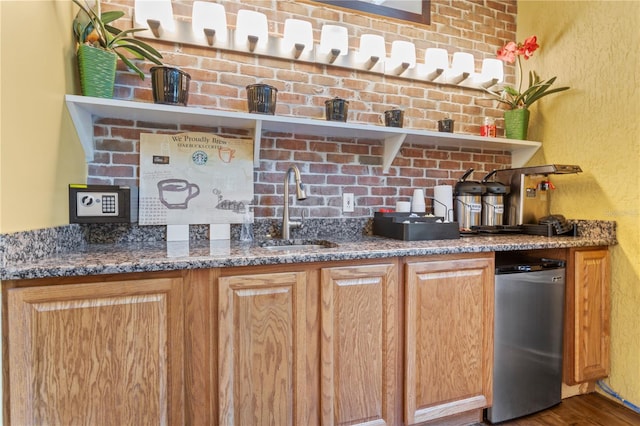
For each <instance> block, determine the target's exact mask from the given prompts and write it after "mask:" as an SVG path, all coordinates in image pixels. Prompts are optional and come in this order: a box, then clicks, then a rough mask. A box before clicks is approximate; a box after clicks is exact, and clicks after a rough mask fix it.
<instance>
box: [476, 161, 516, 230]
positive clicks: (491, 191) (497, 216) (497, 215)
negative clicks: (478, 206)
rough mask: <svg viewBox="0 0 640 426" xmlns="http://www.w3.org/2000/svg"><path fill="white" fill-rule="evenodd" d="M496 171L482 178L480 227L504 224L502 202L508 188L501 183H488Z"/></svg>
mask: <svg viewBox="0 0 640 426" xmlns="http://www.w3.org/2000/svg"><path fill="white" fill-rule="evenodd" d="M497 171H498V170H494V171H492V172H491V173H489V174H487V175H486V176H485V177H484V178H482V181H481V183H482V225H483V226H496V225H503V224H504V201H505V196H506V194H508V193H509V190H508V187H507V186H506V185H504V184H503V183H501V182H496V181H491V182H490V181H489V179H491V177H492V176H493V175H495V174H496V172H497Z"/></svg>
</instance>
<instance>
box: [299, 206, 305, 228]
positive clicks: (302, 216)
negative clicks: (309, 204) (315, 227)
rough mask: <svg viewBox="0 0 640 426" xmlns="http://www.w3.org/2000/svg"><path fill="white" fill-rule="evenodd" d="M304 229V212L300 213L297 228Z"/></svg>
mask: <svg viewBox="0 0 640 426" xmlns="http://www.w3.org/2000/svg"><path fill="white" fill-rule="evenodd" d="M302 227H304V210H302V211H301V212H300V226H299V228H302Z"/></svg>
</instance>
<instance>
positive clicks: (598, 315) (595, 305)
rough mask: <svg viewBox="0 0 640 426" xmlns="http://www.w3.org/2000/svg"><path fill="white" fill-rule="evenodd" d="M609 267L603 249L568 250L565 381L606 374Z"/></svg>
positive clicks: (600, 376)
mask: <svg viewBox="0 0 640 426" xmlns="http://www.w3.org/2000/svg"><path fill="white" fill-rule="evenodd" d="M610 268H611V266H610V259H609V251H608V250H607V249H606V248H604V249H596V250H588V249H586V250H585V249H583V250H580V249H572V250H570V252H569V262H568V265H567V269H568V270H567V299H568V300H567V310H566V317H565V318H566V321H567V325H568V326H567V327H566V331H565V369H564V370H565V376H567V377H565V382H567V383H568V384H577V383H582V382H586V381H592V380H597V379H601V378H604V377H607V376H608V375H609V365H610V355H609V344H610V342H609V340H610V321H609V318H610V310H611V308H610V304H611V303H610V281H611V270H610Z"/></svg>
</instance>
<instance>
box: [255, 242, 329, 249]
mask: <svg viewBox="0 0 640 426" xmlns="http://www.w3.org/2000/svg"><path fill="white" fill-rule="evenodd" d="M259 245H260V247H262V248H264V249H267V250H270V251H305V250H321V249H327V248H332V247H337V246H338V245H337V244H335V243H332V242H330V241H326V240H269V241H264V242H262V243H260V244H259Z"/></svg>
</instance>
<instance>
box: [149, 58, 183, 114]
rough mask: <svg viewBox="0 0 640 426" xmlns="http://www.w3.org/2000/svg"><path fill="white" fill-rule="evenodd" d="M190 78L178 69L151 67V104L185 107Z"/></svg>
mask: <svg viewBox="0 0 640 426" xmlns="http://www.w3.org/2000/svg"><path fill="white" fill-rule="evenodd" d="M190 82H191V76H190V75H189V74H187V73H186V72H184V71H181V70H179V69H178V68H173V67H166V66H158V67H151V89H152V92H153V102H155V103H157V104H169V105H182V106H187V102H188V101H189V83H190Z"/></svg>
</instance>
